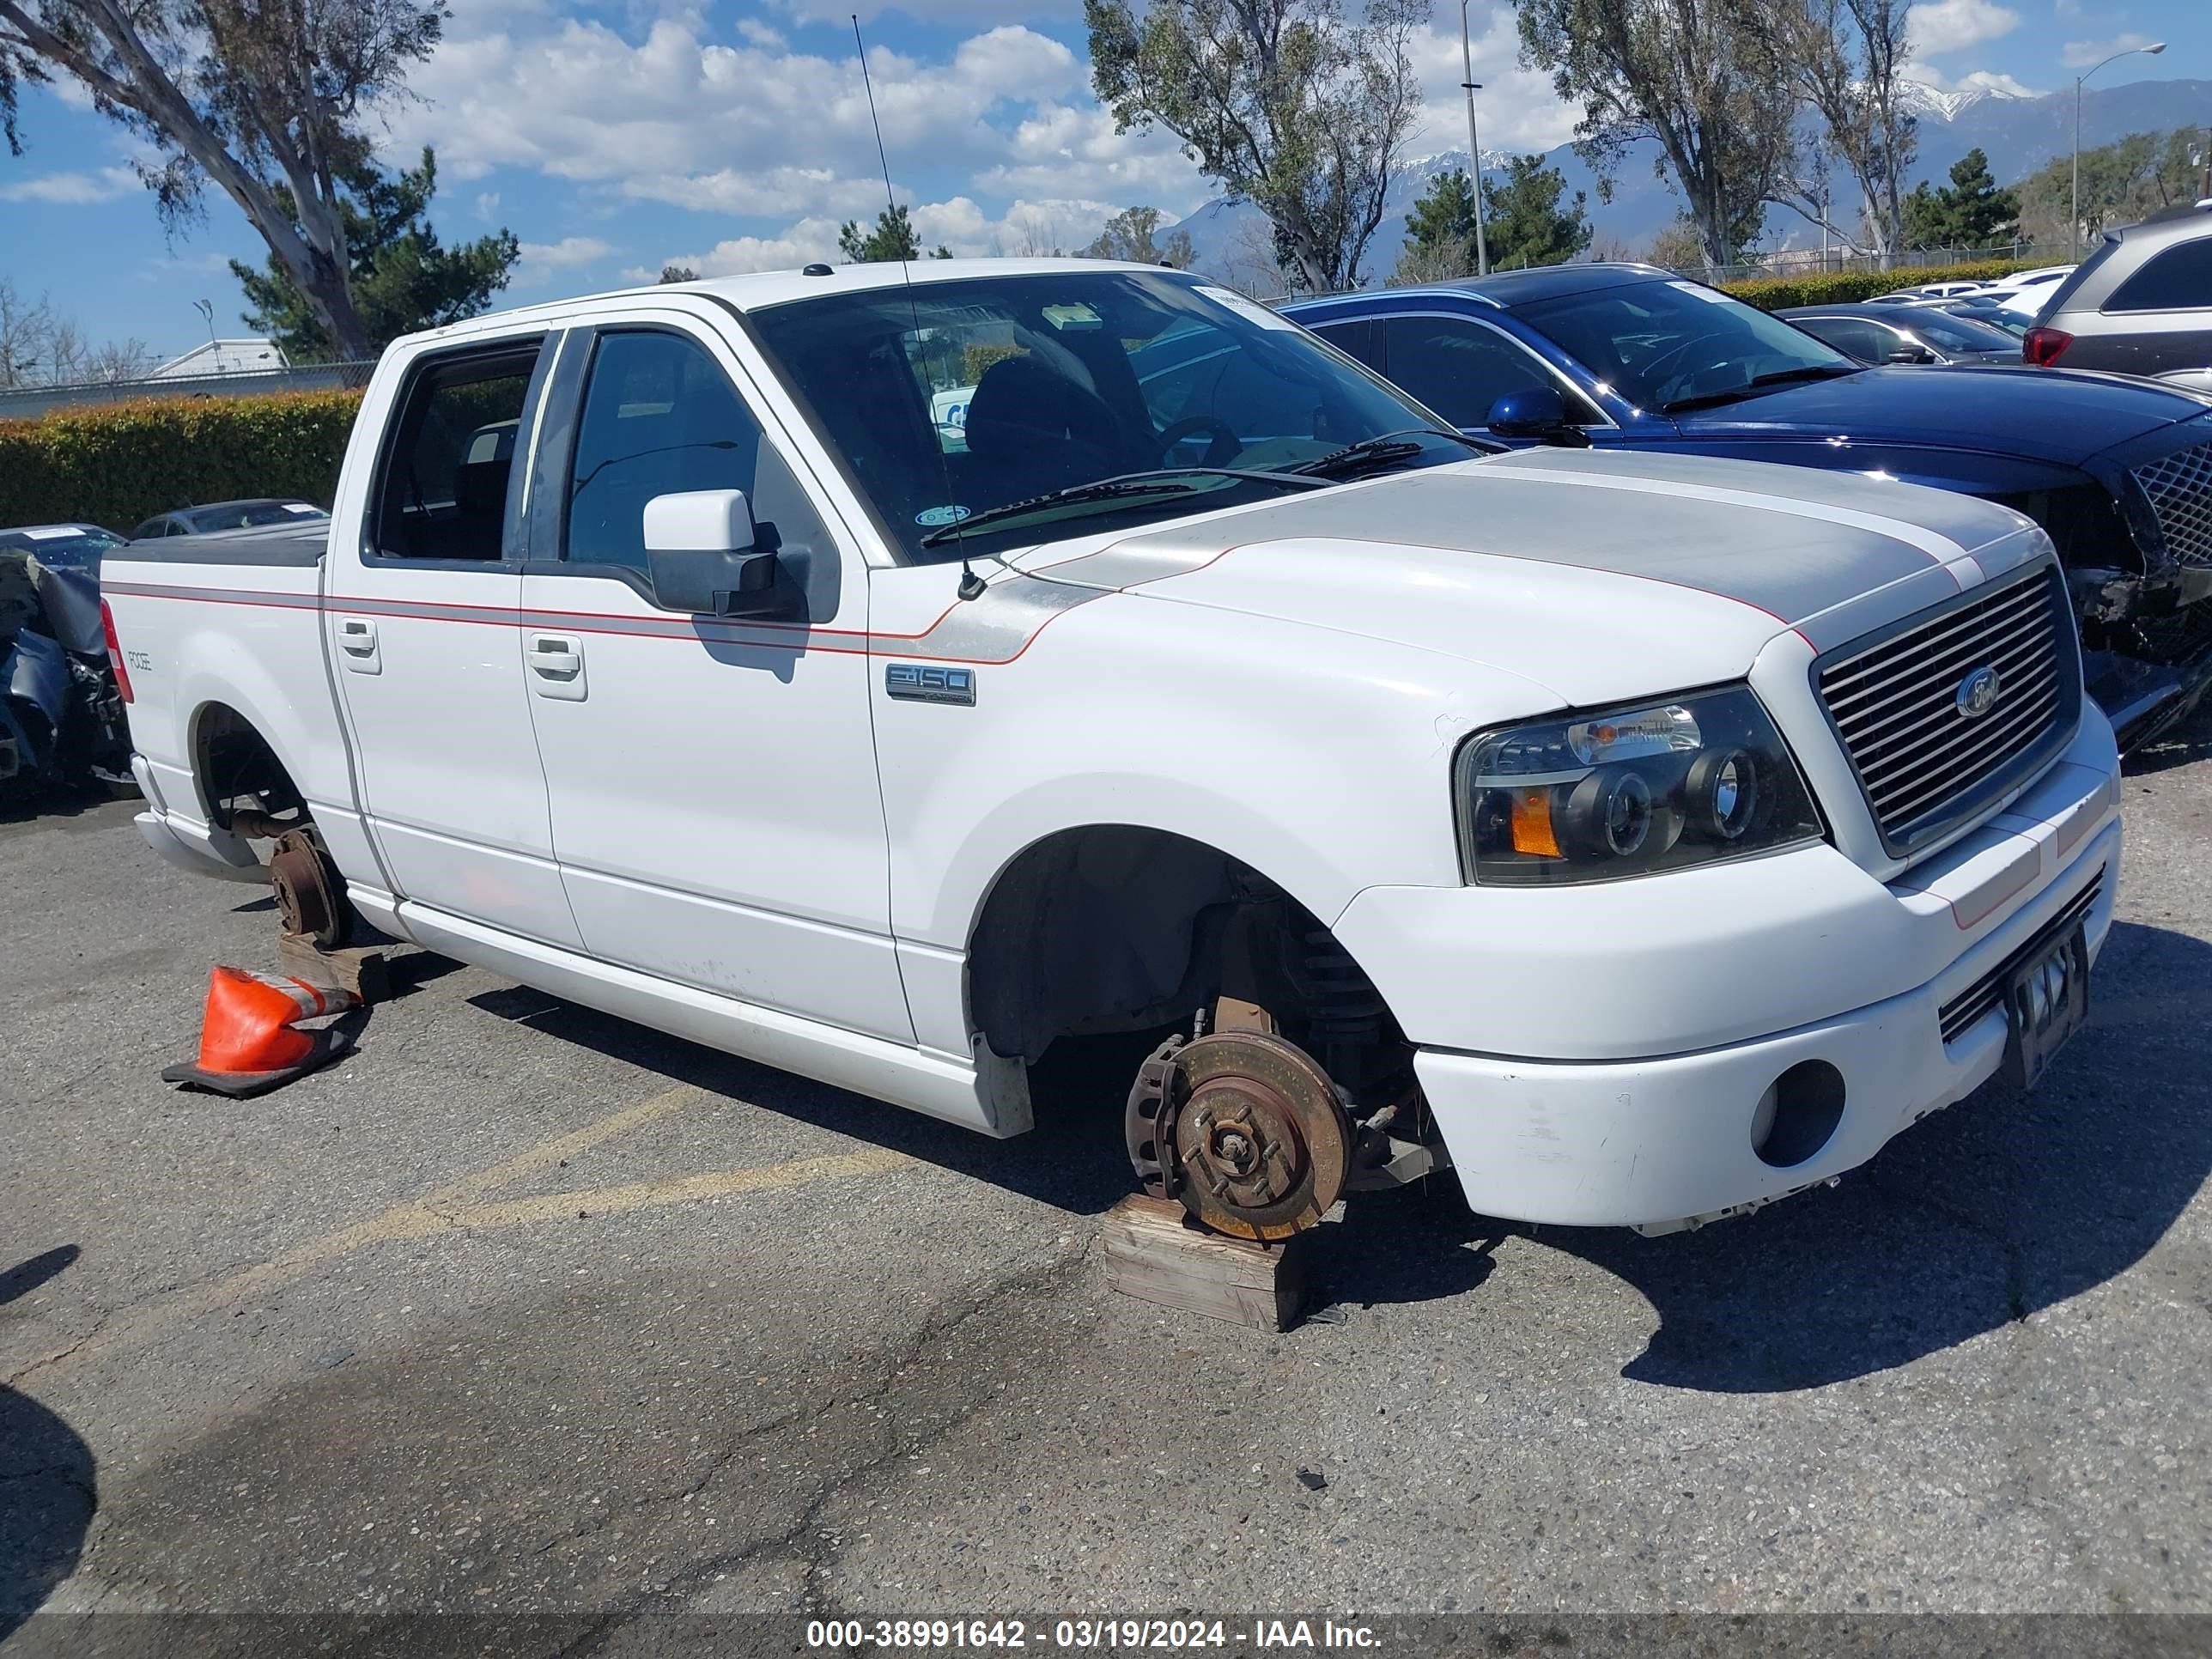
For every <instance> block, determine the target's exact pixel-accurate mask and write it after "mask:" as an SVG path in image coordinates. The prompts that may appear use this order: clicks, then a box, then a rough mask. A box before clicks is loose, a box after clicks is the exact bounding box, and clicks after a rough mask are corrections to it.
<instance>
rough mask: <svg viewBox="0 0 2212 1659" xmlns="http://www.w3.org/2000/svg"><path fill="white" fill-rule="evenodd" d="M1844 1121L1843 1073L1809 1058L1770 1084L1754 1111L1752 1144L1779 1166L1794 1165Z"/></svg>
mask: <svg viewBox="0 0 2212 1659" xmlns="http://www.w3.org/2000/svg"><path fill="white" fill-rule="evenodd" d="M1842 1121H1844V1074H1843V1073H1841V1072H1839V1071H1838V1070H1837V1069H1836V1068H1835V1067H1834V1066H1831V1065H1830V1064H1828V1062H1827V1061H1826V1060H1800V1061H1798V1062H1797V1064H1796V1065H1795V1066H1791V1067H1790V1069H1789V1070H1788V1071H1786V1072H1784V1073H1783V1074H1782V1075H1781V1076H1780V1077H1778V1078H1777V1079H1774V1081H1773V1082H1772V1083H1771V1084H1769V1085H1767V1088H1766V1092H1765V1094H1763V1095H1761V1096H1760V1097H1759V1104H1758V1105H1757V1106H1756V1107H1754V1108H1753V1109H1752V1114H1751V1150H1752V1151H1753V1152H1757V1153H1758V1154H1759V1160H1760V1162H1762V1163H1765V1164H1771V1165H1772V1166H1773V1167H1774V1168H1775V1169H1778V1170H1789V1169H1794V1168H1796V1166H1797V1165H1798V1164H1802V1163H1803V1162H1805V1160H1806V1159H1808V1158H1811V1157H1812V1156H1813V1155H1814V1153H1816V1152H1819V1151H1820V1149H1821V1148H1822V1147H1823V1146H1826V1145H1827V1144H1828V1140H1829V1137H1831V1136H1832V1135H1833V1134H1834V1133H1836V1126H1837V1125H1838V1123H1840V1122H1842Z"/></svg>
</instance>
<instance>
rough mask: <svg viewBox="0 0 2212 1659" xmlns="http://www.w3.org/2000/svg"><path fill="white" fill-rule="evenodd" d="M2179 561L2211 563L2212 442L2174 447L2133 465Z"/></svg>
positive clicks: (2164, 535)
mask: <svg viewBox="0 0 2212 1659" xmlns="http://www.w3.org/2000/svg"><path fill="white" fill-rule="evenodd" d="M2135 475H2136V483H2139V484H2141V485H2142V489H2143V494H2144V495H2148V496H2149V497H2150V505H2151V511H2152V512H2154V513H2157V514H2158V528H2159V533H2160V535H2161V536H2163V537H2164V538H2166V551H2167V552H2169V553H2171V554H2172V555H2173V557H2174V560H2175V562H2177V563H2179V564H2212V443H2202V444H2197V445H2195V446H2193V447H2191V448H2188V449H2177V450H2175V451H2174V452H2173V453H2172V454H2171V455H2161V456H2160V457H2159V458H2158V459H2156V460H2154V461H2151V462H2148V463H2147V464H2146V465H2142V466H2139V467H2137V468H2136V469H2135Z"/></svg>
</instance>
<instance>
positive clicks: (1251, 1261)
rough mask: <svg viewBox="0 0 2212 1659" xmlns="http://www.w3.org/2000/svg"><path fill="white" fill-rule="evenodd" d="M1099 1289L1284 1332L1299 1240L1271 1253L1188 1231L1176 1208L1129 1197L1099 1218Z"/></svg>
mask: <svg viewBox="0 0 2212 1659" xmlns="http://www.w3.org/2000/svg"><path fill="white" fill-rule="evenodd" d="M1105 1239H1106V1282H1107V1284H1108V1285H1111V1286H1112V1287H1113V1288H1114V1289H1115V1290H1117V1291H1121V1293H1122V1294H1123V1295H1125V1296H1133V1297H1136V1298H1137V1299H1138V1300H1139V1301H1140V1302H1156V1303H1158V1304H1159V1305H1160V1306H1162V1307H1164V1308H1180V1309H1182V1310H1183V1311H1184V1312H1186V1313H1197V1314H1204V1315H1206V1316H1207V1317H1208V1318H1211V1319H1225V1320H1227V1321H1229V1322H1231V1324H1235V1325H1243V1326H1246V1327H1248V1328H1250V1329H1253V1330H1258V1331H1286V1330H1288V1329H1290V1328H1291V1326H1293V1325H1295V1324H1296V1323H1297V1319H1298V1310H1299V1308H1300V1306H1301V1305H1302V1304H1304V1300H1305V1291H1306V1276H1305V1257H1306V1236H1305V1235H1304V1233H1300V1234H1298V1235H1297V1236H1296V1237H1292V1238H1289V1239H1285V1241H1284V1242H1283V1243H1279V1244H1277V1245H1275V1246H1274V1247H1273V1248H1272V1249H1270V1248H1269V1247H1267V1246H1266V1245H1263V1244H1253V1243H1247V1242H1246V1241H1244V1240H1243V1239H1241V1238H1224V1237H1221V1235H1220V1234H1218V1233H1209V1232H1206V1231H1202V1230H1201V1229H1200V1228H1198V1227H1195V1226H1193V1225H1191V1224H1190V1222H1189V1221H1188V1218H1186V1217H1185V1215H1184V1213H1183V1207H1182V1205H1180V1204H1177V1203H1175V1202H1174V1201H1173V1200H1169V1199H1164V1198H1152V1197H1150V1196H1147V1195H1146V1194H1141V1193H1133V1194H1130V1195H1129V1196H1128V1197H1127V1198H1125V1199H1123V1200H1121V1202H1120V1203H1119V1204H1116V1205H1115V1206H1114V1207H1113V1208H1112V1209H1110V1210H1109V1211H1108V1212H1106V1223H1105Z"/></svg>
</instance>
